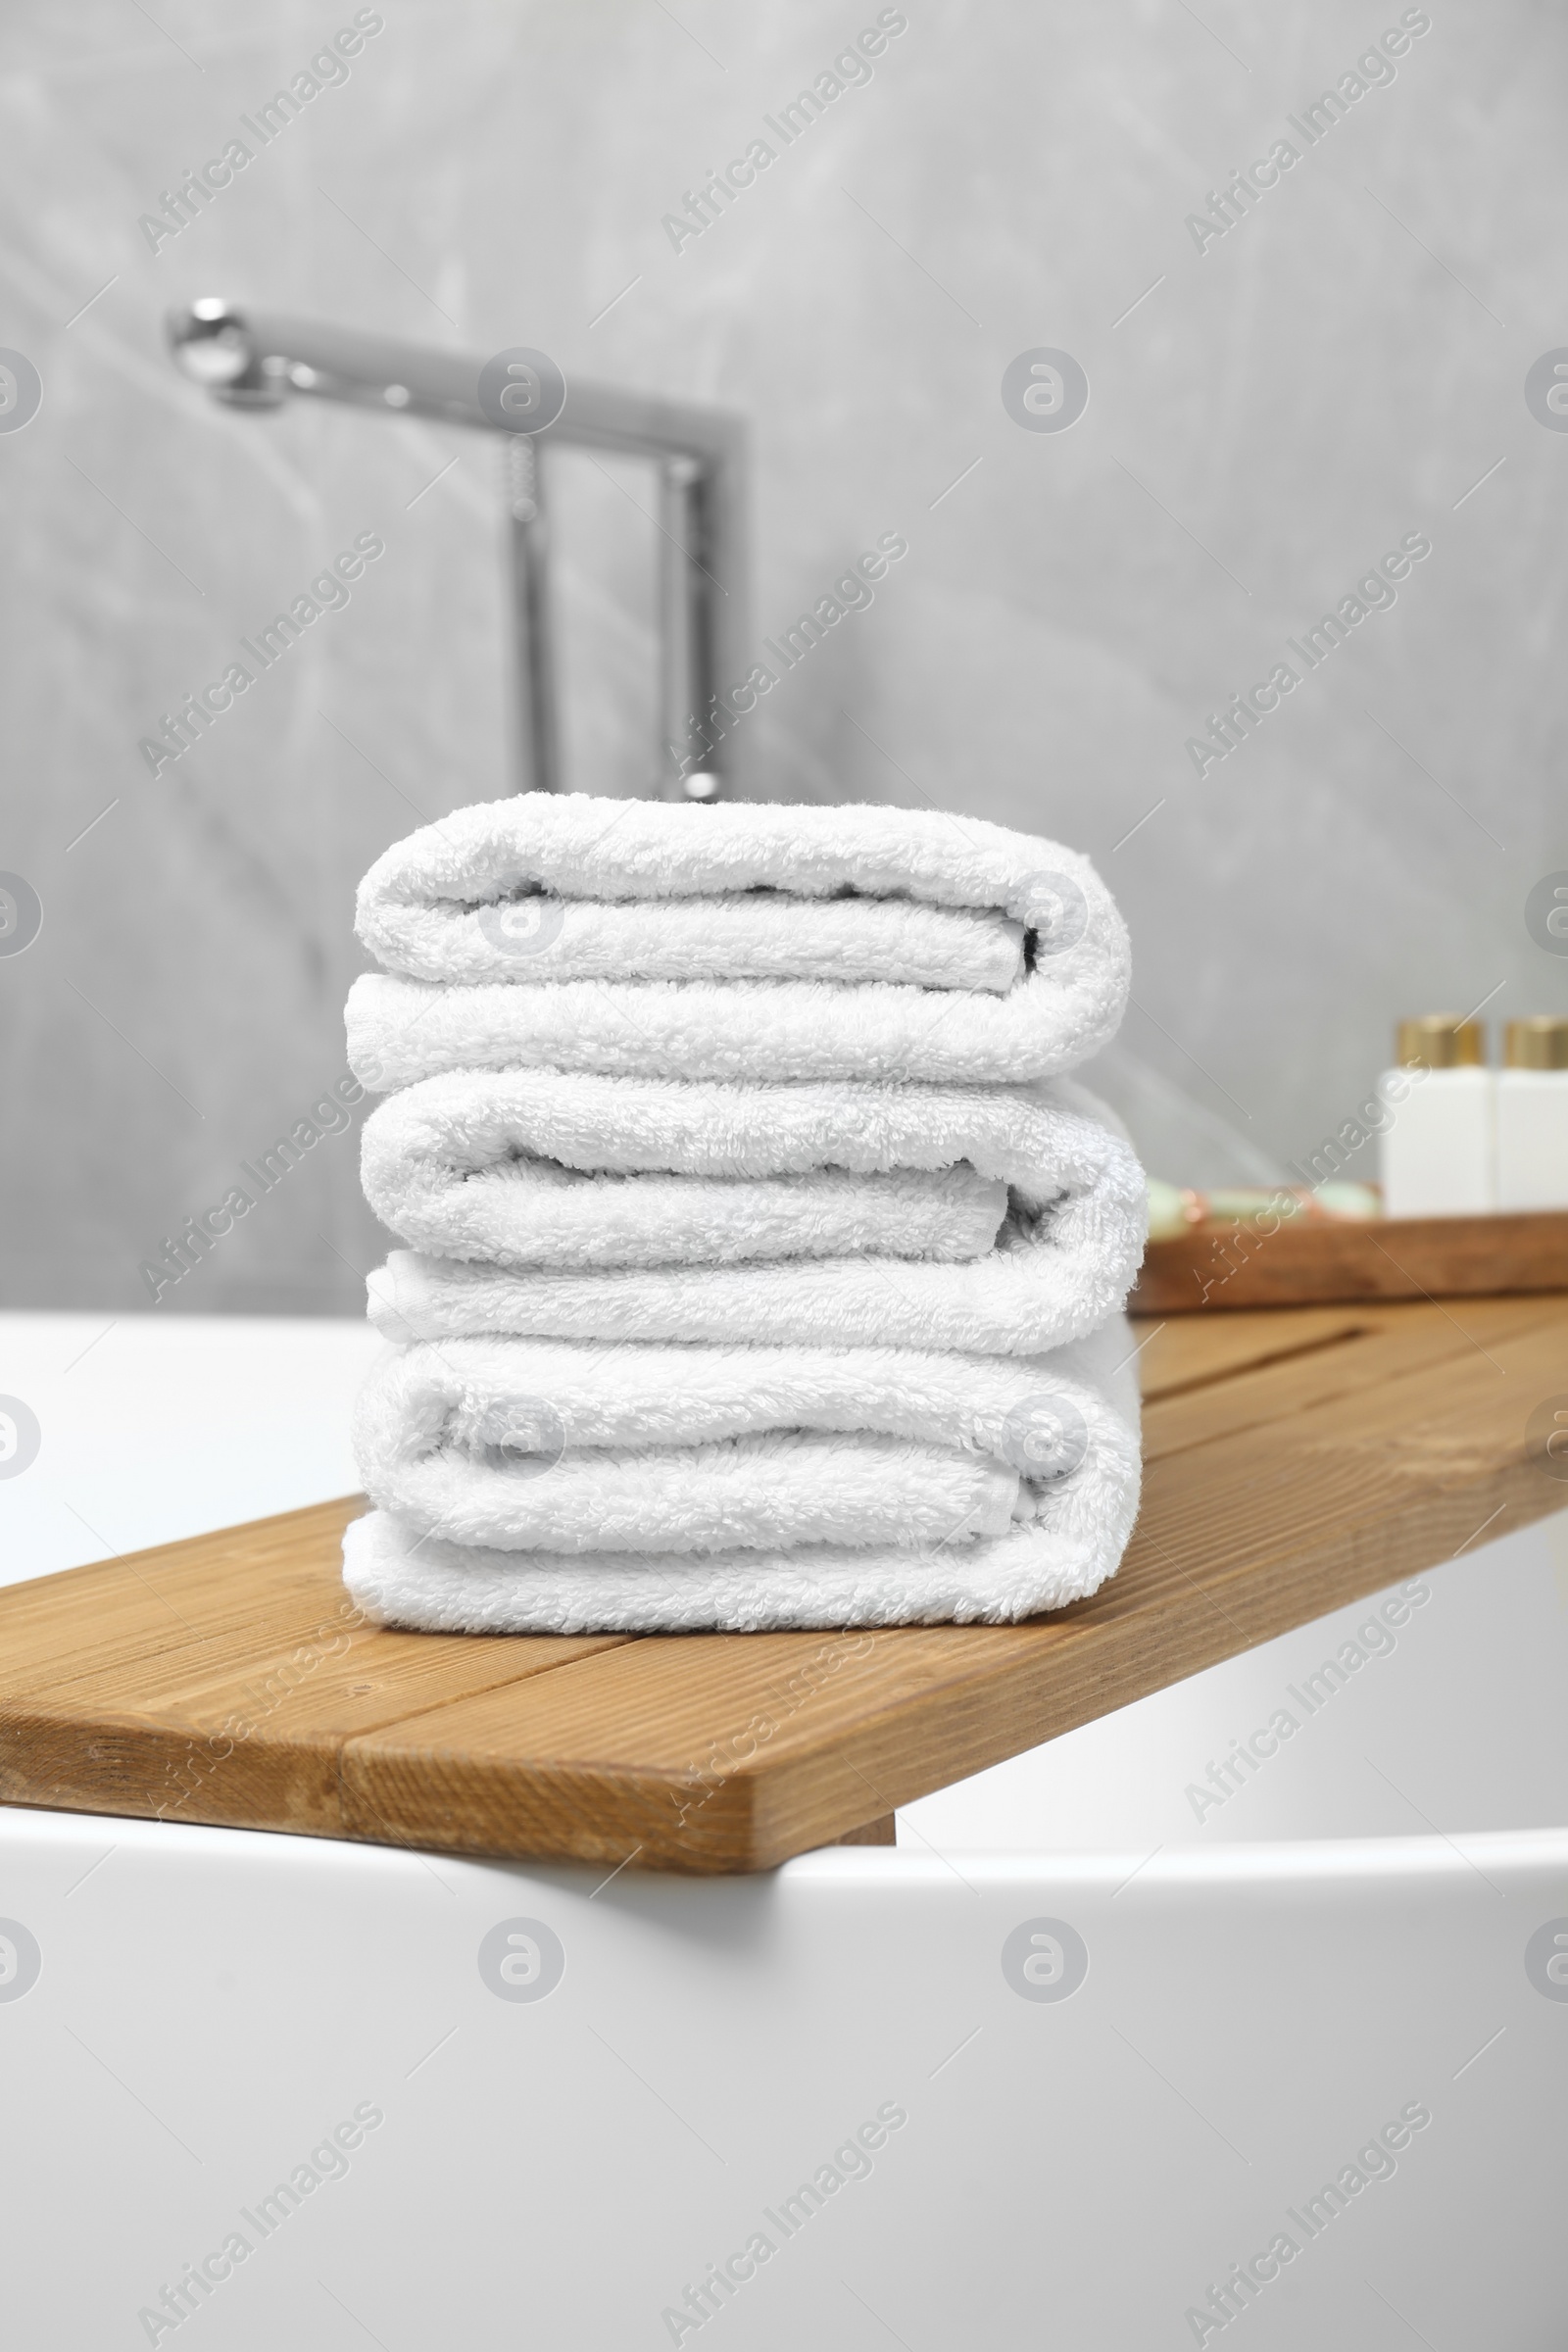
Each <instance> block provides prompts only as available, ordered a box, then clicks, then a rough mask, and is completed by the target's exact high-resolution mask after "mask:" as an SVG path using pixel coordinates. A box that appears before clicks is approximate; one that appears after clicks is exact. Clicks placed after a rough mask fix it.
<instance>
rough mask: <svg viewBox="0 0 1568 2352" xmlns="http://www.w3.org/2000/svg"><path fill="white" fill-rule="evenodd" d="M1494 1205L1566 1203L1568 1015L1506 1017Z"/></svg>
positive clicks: (1499, 1079)
mask: <svg viewBox="0 0 1568 2352" xmlns="http://www.w3.org/2000/svg"><path fill="white" fill-rule="evenodd" d="M1497 1206H1498V1207H1499V1208H1568V1020H1565V1019H1563V1018H1561V1017H1554V1016H1552V1015H1550V1014H1542V1015H1540V1016H1539V1017H1538V1018H1536V1019H1534V1020H1528V1021H1510V1022H1509V1023H1508V1027H1507V1032H1506V1042H1505V1046H1504V1066H1503V1067H1502V1068H1501V1069H1500V1070H1499V1071H1498V1072H1497Z"/></svg>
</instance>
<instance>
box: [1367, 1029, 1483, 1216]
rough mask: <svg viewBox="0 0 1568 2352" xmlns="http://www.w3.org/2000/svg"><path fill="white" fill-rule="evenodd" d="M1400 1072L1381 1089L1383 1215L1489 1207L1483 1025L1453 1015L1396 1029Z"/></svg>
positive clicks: (1472, 1211) (1460, 1212)
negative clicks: (1384, 1113) (1385, 1106)
mask: <svg viewBox="0 0 1568 2352" xmlns="http://www.w3.org/2000/svg"><path fill="white" fill-rule="evenodd" d="M1396 1051H1397V1057H1398V1062H1399V1067H1398V1068H1397V1070H1390V1071H1389V1072H1387V1073H1386V1075H1385V1076H1384V1078H1383V1079H1382V1080H1381V1081H1380V1087H1379V1091H1380V1092H1381V1093H1382V1094H1383V1095H1384V1097H1385V1098H1386V1100H1387V1101H1388V1103H1389V1104H1390V1106H1391V1108H1392V1111H1393V1119H1392V1123H1391V1124H1390V1125H1389V1126H1387V1127H1386V1128H1385V1129H1384V1130H1383V1135H1382V1139H1381V1141H1382V1159H1383V1210H1384V1214H1385V1216H1390V1217H1463V1216H1475V1215H1480V1214H1484V1213H1485V1212H1486V1211H1487V1210H1489V1209H1491V1208H1493V1207H1494V1206H1495V1177H1494V1145H1493V1103H1494V1098H1495V1086H1494V1082H1493V1073H1492V1072H1491V1070H1489V1069H1486V1068H1484V1067H1483V1065H1482V1057H1481V1024H1480V1022H1479V1021H1461V1020H1460V1019H1458V1017H1457V1016H1456V1015H1455V1014H1453V1013H1431V1014H1428V1015H1427V1016H1426V1017H1425V1018H1424V1019H1422V1020H1418V1021H1401V1022H1400V1023H1399V1029H1398V1041H1397V1049H1396Z"/></svg>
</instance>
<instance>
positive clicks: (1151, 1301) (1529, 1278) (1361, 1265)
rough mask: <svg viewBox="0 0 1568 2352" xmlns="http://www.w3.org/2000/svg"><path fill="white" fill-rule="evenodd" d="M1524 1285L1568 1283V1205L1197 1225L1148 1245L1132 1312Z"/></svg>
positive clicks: (1445, 1294)
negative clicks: (1262, 1228) (1269, 1226)
mask: <svg viewBox="0 0 1568 2352" xmlns="http://www.w3.org/2000/svg"><path fill="white" fill-rule="evenodd" d="M1528 1291H1568V1210H1562V1209H1544V1210H1539V1211H1532V1212H1531V1213H1530V1214H1528V1215H1519V1216H1512V1215H1510V1216H1492V1217H1369V1218H1367V1219H1366V1220H1365V1221H1364V1222H1359V1223H1358V1222H1355V1221H1352V1220H1350V1219H1348V1218H1347V1219H1344V1220H1340V1219H1329V1218H1321V1219H1316V1218H1315V1219H1313V1220H1311V1221H1310V1222H1307V1221H1305V1220H1303V1221H1302V1222H1301V1223H1300V1224H1297V1223H1295V1222H1293V1221H1287V1222H1286V1223H1284V1224H1282V1225H1280V1226H1278V1227H1277V1228H1276V1230H1275V1231H1274V1232H1272V1233H1259V1232H1257V1231H1256V1230H1255V1228H1252V1227H1250V1226H1247V1225H1240V1226H1238V1225H1227V1224H1212V1225H1210V1224H1202V1225H1193V1226H1189V1228H1188V1230H1187V1231H1186V1232H1185V1233H1178V1234H1173V1235H1172V1236H1171V1237H1170V1238H1169V1239H1168V1240H1166V1241H1159V1242H1151V1243H1150V1245H1149V1249H1148V1251H1147V1253H1146V1254H1145V1257H1144V1264H1143V1270H1142V1272H1141V1273H1140V1275H1139V1277H1138V1287H1137V1289H1136V1290H1135V1291H1134V1293H1133V1296H1132V1299H1131V1301H1130V1304H1131V1306H1132V1308H1133V1311H1134V1312H1135V1313H1140V1314H1148V1315H1173V1314H1184V1313H1188V1312H1192V1311H1194V1310H1196V1309H1197V1308H1199V1307H1203V1308H1206V1309H1208V1310H1209V1311H1210V1312H1212V1311H1213V1309H1214V1308H1215V1307H1224V1308H1230V1307H1253V1306H1319V1305H1326V1304H1327V1303H1328V1302H1329V1301H1330V1300H1340V1301H1343V1300H1348V1299H1467V1298H1474V1297H1477V1296H1487V1297H1492V1296H1495V1295H1496V1294H1497V1293H1499V1292H1528Z"/></svg>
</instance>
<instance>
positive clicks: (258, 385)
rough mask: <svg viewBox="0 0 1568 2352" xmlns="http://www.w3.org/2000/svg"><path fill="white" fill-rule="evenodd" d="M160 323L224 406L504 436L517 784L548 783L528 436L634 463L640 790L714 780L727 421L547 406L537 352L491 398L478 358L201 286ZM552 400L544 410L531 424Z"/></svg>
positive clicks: (616, 406) (541, 562)
mask: <svg viewBox="0 0 1568 2352" xmlns="http://www.w3.org/2000/svg"><path fill="white" fill-rule="evenodd" d="M167 326H168V333H169V341H170V346H171V348H172V352H173V355H174V358H175V360H176V361H177V362H178V364H179V366H180V367H181V368H183V369H184V371H185V372H186V374H187V375H189V376H191V377H192V378H193V379H194V380H195V381H196V382H197V383H199V384H203V385H205V386H206V387H207V389H208V390H209V391H210V392H211V393H212V394H213V395H214V397H215V398H216V399H219V400H221V401H225V402H227V403H228V404H229V405H230V406H231V407H234V408H248V409H276V408H280V407H281V406H282V404H283V402H284V401H285V400H286V399H287V398H288V396H289V395H290V393H295V392H299V393H305V394H307V395H310V396H312V397H314V398H316V399H319V400H337V401H345V402H347V403H349V404H350V405H351V406H353V407H357V408H364V409H374V410H377V411H378V412H379V413H380V414H381V415H383V416H393V417H430V418H432V419H433V420H434V421H437V422H439V423H442V424H462V425H469V426H473V427H475V428H476V429H477V430H479V431H481V432H489V433H497V434H500V435H501V436H503V437H504V439H505V442H506V444H507V449H506V460H507V507H508V523H509V542H510V546H509V554H510V562H509V571H510V576H511V592H512V607H513V626H514V639H515V704H516V717H517V725H516V744H517V766H518V781H517V790H518V791H520V792H527V791H545V792H556V791H559V790H560V789H561V761H560V745H559V735H558V727H557V718H556V683H555V662H554V660H553V657H552V644H551V640H552V628H551V599H550V537H549V515H548V509H547V506H546V500H545V483H546V465H545V447H546V444H548V443H549V442H552V441H555V442H570V443H574V444H576V445H578V446H579V447H582V448H587V449H606V450H614V451H617V452H619V453H621V454H630V455H633V456H638V457H645V458H650V459H652V460H653V461H654V463H655V465H656V466H657V467H658V476H659V512H658V519H657V523H656V526H655V527H656V528H657V530H658V532H659V534H660V542H661V544H660V567H659V578H660V595H659V610H660V684H659V707H660V714H661V724H660V736H661V743H660V752H659V756H658V759H657V761H656V767H655V774H654V776H653V778H652V779H651V782H652V788H653V789H654V790H655V791H657V792H658V793H660V794H661V795H662V797H664V798H666V799H673V800H681V799H686V800H694V801H707V800H713V799H716V798H717V797H718V796H719V795H720V794H722V793H724V792H725V791H727V790H728V789H730V788H731V786H732V784H733V781H734V778H733V772H732V764H731V759H730V746H729V743H728V740H727V736H726V735H725V734H724V733H722V732H721V731H720V729H719V728H718V727H717V726H713V725H711V724H710V723H709V720H710V712H711V708H712V706H713V704H714V703H715V701H717V699H718V698H719V696H720V694H721V692H722V682H723V680H724V679H725V678H726V677H729V678H735V677H738V676H741V675H743V674H744V671H745V668H746V664H747V662H748V661H749V659H750V653H749V649H748V644H747V634H746V426H745V423H744V421H743V420H742V418H740V417H736V416H733V415H731V414H730V413H728V412H727V411H725V410H721V409H710V408H699V407H696V406H693V405H692V404H690V403H687V402H678V401H670V400H662V399H659V398H656V397H655V396H654V395H652V394H647V393H641V392H621V391H613V390H610V389H608V388H607V387H606V386H604V385H602V384H586V383H579V382H576V381H573V382H572V383H571V384H570V385H569V386H565V385H562V384H560V380H559V378H558V379H556V382H557V385H558V387H559V390H560V392H561V393H562V394H564V399H563V400H560V401H552V400H551V398H550V397H549V391H548V388H545V389H544V390H542V387H541V374H542V373H543V371H544V370H543V369H540V368H536V367H534V366H533V365H531V364H530V363H533V362H539V361H542V360H543V355H542V354H537V353H535V354H529V355H527V358H526V359H525V360H519V361H516V362H515V364H514V365H513V366H512V367H511V368H505V367H503V368H502V370H501V376H502V381H501V384H500V388H499V390H498V389H497V388H496V387H495V386H494V385H491V384H489V382H488V378H489V376H490V375H491V373H492V372H493V371H494V370H495V368H496V362H494V361H492V362H491V363H489V364H488V366H484V365H482V364H481V363H480V362H479V361H478V360H475V359H472V358H466V357H465V356H464V355H463V354H462V353H459V352H448V351H439V350H435V349H433V348H430V347H428V346H425V345H422V344H414V343H394V342H389V341H387V340H385V339H384V338H383V337H381V336H379V335H363V334H356V333H353V332H351V331H350V330H349V329H348V328H346V327H336V326H322V325H319V324H318V323H316V322H315V321H312V320H307V319H286V318H279V317H277V316H276V315H275V314H273V313H271V312H258V311H252V310H250V309H241V308H240V307H239V306H238V305H236V304H234V303H230V302H226V301H224V300H222V299H221V297H217V296H208V297H206V298H204V299H203V300H201V301H199V302H193V303H190V304H188V305H187V306H185V307H184V308H183V309H180V310H176V311H171V312H170V314H169V317H168V320H167ZM510 356H511V355H506V354H503V355H501V357H502V359H503V360H505V359H507V358H508V357H510ZM544 367H545V368H548V367H549V363H548V362H545V363H544ZM552 409H555V410H557V411H558V413H555V414H553V415H552V416H551V417H550V418H549V421H546V422H543V423H540V422H539V421H538V418H539V417H541V416H544V415H545V414H546V412H547V411H549V410H552Z"/></svg>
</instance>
